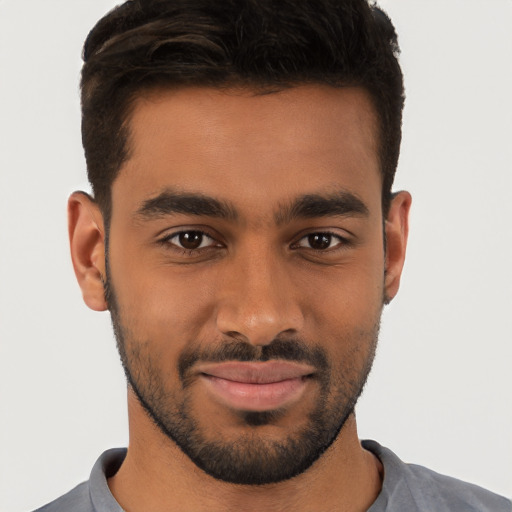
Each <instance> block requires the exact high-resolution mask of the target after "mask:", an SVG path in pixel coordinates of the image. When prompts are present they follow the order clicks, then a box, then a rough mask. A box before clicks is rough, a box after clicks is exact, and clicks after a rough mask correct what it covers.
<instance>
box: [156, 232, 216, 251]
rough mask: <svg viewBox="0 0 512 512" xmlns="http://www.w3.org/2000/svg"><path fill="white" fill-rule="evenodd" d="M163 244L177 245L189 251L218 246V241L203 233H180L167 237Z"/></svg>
mask: <svg viewBox="0 0 512 512" xmlns="http://www.w3.org/2000/svg"><path fill="white" fill-rule="evenodd" d="M163 242H165V243H170V244H173V245H176V246H177V247H179V248H180V249H185V250H187V251H193V250H197V249H203V248H205V247H211V246H213V245H215V244H216V241H215V240H214V239H213V238H212V237H211V236H208V235H207V234H206V233H203V232H202V231H180V232H179V233H174V234H173V235H171V236H169V237H166V238H165V239H164V240H163Z"/></svg>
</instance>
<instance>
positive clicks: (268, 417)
mask: <svg viewBox="0 0 512 512" xmlns="http://www.w3.org/2000/svg"><path fill="white" fill-rule="evenodd" d="M397 52H398V46H397V43H396V36H395V34H394V30H393V28H392V26H391V23H390V21H389V20H388V19H387V17H386V16H385V15H384V14H383V13H382V12H381V11H379V10H378V9H376V8H370V7H369V6H368V5H367V4H366V3H365V2H364V1H362V0H359V1H355V0H354V1H345V2H330V1H327V0H326V1H318V0H317V1H315V2H312V1H311V2H306V1H304V2H293V3H292V2H290V3H284V2H283V3H275V4H274V3H273V2H268V1H259V2H256V1H249V0H248V1H243V2H242V1H238V2H223V3H217V2H211V1H204V2H198V1H195V2H184V1H182V2H177V1H153V2H151V1H142V0H141V1H136V2H127V3H125V4H123V5H122V6H120V7H118V8H117V9H115V10H114V11H112V12H111V13H109V15H107V16H106V17H105V18H104V19H103V20H101V21H100V22H99V23H98V25H97V26H96V27H95V28H94V29H93V31H92V32H91V34H90V35H89V37H88V39H87V41H86V44H85V47H84V59H85V64H84V69H83V74H82V111H83V125H82V129H83V141H84V148H85V153H86V159H87V165H88V172H89V178H90V181H91V184H92V186H93V190H94V198H91V197H89V196H87V195H86V194H84V193H75V194H73V195H72V196H71V198H70V201H69V231H70V240H71V252H72V257H73V264H74V268H75V272H76V275H77V278H78V281H79V284H80V286H81V288H82V292H83V296H84V300H85V302H86V304H87V305H88V306H89V307H90V308H91V309H93V310H99V311H101V310H105V309H109V310H110V313H111V316H112V322H113V326H114V331H115V333H116V338H117V342H118V348H119V352H120V355H121V359H122V362H123V367H124V369H125V373H126V376H127V379H128V384H129V388H128V396H129V398H128V399H129V420H130V443H129V447H128V451H127V452H126V451H124V450H116V451H110V452H106V453H105V454H104V455H103V456H102V457H101V458H100V459H99V461H98V463H97V464H96V466H95V468H94V469H93V472H92V474H91V479H90V481H89V482H87V483H84V484H81V485H80V486H78V487H77V488H76V489H74V490H73V491H71V492H70V493H69V494H67V495H65V496H63V497H62V498H60V499H59V500H57V501H55V502H54V503H52V504H49V505H48V506H46V507H43V509H42V510H48V511H51V510H77V511H82V510H84V511H85V510H87V511H91V510H95V511H98V512H99V511H103V510H105V511H110V510H120V509H125V510H130V511H131V510H134V511H137V510H152V511H153V510H154V511H159V510H180V511H183V510H262V509H268V510H288V509H292V508H293V509H295V510H299V511H300V510H307V511H311V510H329V511H330V510H371V511H373V512H375V511H380V510H510V502H509V501H507V500H505V499H504V498H501V497H499V496H497V495H494V494H491V493H489V492H487V491H484V490H483V489H480V488H477V487H474V486H471V485H469V484H464V483H462V482H459V481H456V480H453V479H449V478H447V477H441V476H439V475H437V474H435V473H433V472H430V471H428V470H426V469H424V468H421V467H417V466H407V465H405V464H403V463H402V462H401V461H400V460H399V459H398V458H397V457H396V456H395V455H394V454H393V453H392V452H390V451H389V450H387V449H385V448H383V447H381V446H379V445H378V444H377V443H374V442H364V443H363V444H361V443H360V442H359V440H358V436H357V429H356V421H355V416H354V406H355V403H356V401H357V399H358V397H359V395H360V393H361V391H362V389H363V386H364V383H365V381H366V377H367V375H368V373H369V371H370V368H371V365H372V361H373V357H374V353H375V348H376V342H377V336H378V330H379V320H380V315H381V311H382V307H383V304H385V303H387V302H389V301H390V300H392V299H393V297H394V296H395V295H396V293H397V291H398V287H399V282H400V276H401V271H402V266H403V262H404V258H405V249H406V242H407V232H408V221H407V218H408V212H409V208H410V204H411V197H410V195H409V194H408V193H407V192H399V193H395V194H392V193H391V186H392V183H393V176H394V171H395V169H396V163H397V159H398V153H399V144H400V126H401V111H402V106H403V86H402V77H401V72H400V69H399V67H398V63H397V60H396V55H397ZM197 489H199V492H198V491H197Z"/></svg>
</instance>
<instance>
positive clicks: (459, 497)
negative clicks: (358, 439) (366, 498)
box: [363, 441, 512, 512]
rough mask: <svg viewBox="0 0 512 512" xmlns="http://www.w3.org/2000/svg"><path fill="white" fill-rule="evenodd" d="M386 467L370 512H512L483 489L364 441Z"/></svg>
mask: <svg viewBox="0 0 512 512" xmlns="http://www.w3.org/2000/svg"><path fill="white" fill-rule="evenodd" d="M363 446H364V448H365V449H367V450H369V451H371V452H372V453H374V454H375V455H376V456H377V457H378V458H379V459H380V460H381V462H382V464H383V466H384V482H383V486H382V491H381V495H379V497H378V498H377V501H376V502H375V504H374V507H375V508H373V506H372V508H371V509H370V511H371V512H374V511H375V512H380V511H381V510H382V511H384V510H407V511H408V512H411V511H413V510H414V511H424V510H425V511H426V510H429V511H431V510H436V512H452V511H457V512H458V511H461V510H464V511H465V512H491V511H492V512H512V502H511V501H510V500H508V499H506V498H504V497H503V496H499V495H498V494H495V493H493V492H490V491H488V490H486V489H483V488H482V487H479V486H477V485H473V484H470V483H467V482H463V481H462V480H458V479H456V478H452V477H449V476H445V475H441V474H439V473H436V472H435V471H432V470H430V469H428V468H425V467H423V466H419V465H416V464H406V463H404V462H402V461H401V460H400V459H399V458H398V457H397V456H396V455H395V454H394V453H393V452H392V451H391V450H389V449H387V448H384V447H383V446H380V445H379V444H378V443H376V442H375V441H363Z"/></svg>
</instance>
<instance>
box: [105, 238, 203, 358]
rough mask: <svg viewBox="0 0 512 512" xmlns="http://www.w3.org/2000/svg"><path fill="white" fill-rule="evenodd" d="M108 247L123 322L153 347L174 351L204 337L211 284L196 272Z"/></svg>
mask: <svg viewBox="0 0 512 512" xmlns="http://www.w3.org/2000/svg"><path fill="white" fill-rule="evenodd" d="M136 256H137V255H136V254H132V255H131V256H130V257H127V256H126V255H123V254H122V253H121V251H119V252H116V250H115V246H113V247H112V251H111V258H110V260H111V263H110V266H111V279H112V284H113V289H114V292H115V294H116V298H117V303H118V307H119V314H120V317H121V319H122V323H123V326H124V328H125V329H126V330H127V331H129V333H130V337H131V338H132V339H133V340H135V341H137V342H139V343H140V342H146V343H148V342H149V343H151V344H152V347H153V348H152V351H153V353H155V352H158V353H159V354H160V355H164V354H165V355H167V356H168V355H170V354H171V353H179V352H180V351H181V350H182V349H183V348H184V347H185V346H187V345H189V344H190V343H196V342H197V341H198V340H200V339H202V338H205V336H206V332H205V330H206V328H207V326H208V325H209V321H210V320H211V315H212V309H213V300H212V297H213V293H212V286H211V285H210V286H209V285H208V282H207V281H205V279H204V278H203V277H202V276H201V273H200V272H190V271H185V272H183V270H182V269H176V268H173V267H171V266H168V265H165V264H156V263H155V262H154V261H152V262H151V261H147V260H145V258H144V257H143V256H141V257H136Z"/></svg>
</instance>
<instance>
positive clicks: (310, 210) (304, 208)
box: [275, 190, 369, 225]
mask: <svg viewBox="0 0 512 512" xmlns="http://www.w3.org/2000/svg"><path fill="white" fill-rule="evenodd" d="M368 214H369V210H368V207H367V206H366V205H365V204H364V203H363V201H361V199H359V198H358V197H356V196H355V195H354V194H352V193H351V192H348V191H345V190H341V191H338V192H336V193H334V194H329V195H327V196H325V195H320V194H308V195H305V196H301V197H299V198H297V199H296V200H295V201H293V202H292V203H290V204H289V205H284V206H281V207H280V208H279V210H278V212H277V213H276V216H275V221H276V224H278V225H279V224H286V223H288V222H291V221H292V220H294V219H312V218H316V217H332V216H343V217H345V216H346V217H350V216H362V217H367V216H368Z"/></svg>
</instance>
